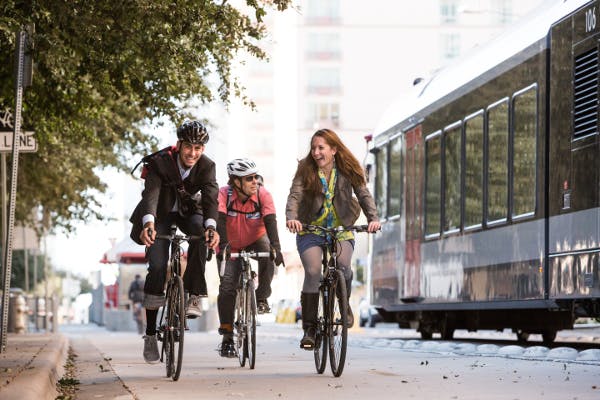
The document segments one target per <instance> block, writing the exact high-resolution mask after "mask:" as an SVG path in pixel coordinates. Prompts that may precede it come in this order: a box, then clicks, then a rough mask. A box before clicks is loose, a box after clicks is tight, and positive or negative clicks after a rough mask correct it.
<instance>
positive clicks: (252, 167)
mask: <svg viewBox="0 0 600 400" xmlns="http://www.w3.org/2000/svg"><path fill="white" fill-rule="evenodd" d="M256 173H258V168H256V164H254V161H252V160H250V159H249V158H236V159H235V160H231V161H230V162H229V164H227V174H228V175H229V176H240V177H241V176H247V175H252V174H256Z"/></svg>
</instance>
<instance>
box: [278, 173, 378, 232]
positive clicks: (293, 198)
mask: <svg viewBox="0 0 600 400" xmlns="http://www.w3.org/2000/svg"><path fill="white" fill-rule="evenodd" d="M353 193H354V194H355V195H356V197H353V196H352V194H353ZM324 201H325V194H324V193H321V194H320V195H319V196H316V197H314V198H308V196H307V195H306V192H305V191H304V183H303V182H302V181H301V180H300V179H298V178H295V179H294V181H293V182H292V186H291V188H290V194H289V195H288V198H287V204H286V207H285V217H286V220H291V219H295V220H298V221H300V222H302V223H303V224H309V223H311V222H312V221H313V220H315V219H316V218H317V216H318V214H319V210H321V207H323V203H324ZM333 206H334V207H335V212H336V214H337V216H338V218H339V219H340V221H341V223H342V225H344V226H348V225H353V224H354V223H355V222H356V220H357V219H358V217H359V215H360V210H361V209H362V210H363V212H364V213H365V215H366V217H367V221H368V222H371V221H378V220H379V218H378V217H377V208H376V207H375V200H373V196H371V193H370V192H369V189H367V186H366V185H363V186H360V187H352V183H351V182H350V180H349V179H347V178H346V177H345V176H344V175H343V174H341V173H340V172H339V171H338V177H337V181H336V184H335V190H334V195H333Z"/></svg>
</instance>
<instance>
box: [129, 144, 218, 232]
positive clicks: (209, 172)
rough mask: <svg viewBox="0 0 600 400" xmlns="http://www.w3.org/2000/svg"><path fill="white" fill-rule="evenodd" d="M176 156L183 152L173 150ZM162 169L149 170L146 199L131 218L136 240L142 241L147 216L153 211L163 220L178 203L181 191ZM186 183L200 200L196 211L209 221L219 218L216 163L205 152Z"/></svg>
mask: <svg viewBox="0 0 600 400" xmlns="http://www.w3.org/2000/svg"><path fill="white" fill-rule="evenodd" d="M173 157H174V158H175V159H176V158H177V157H179V153H178V152H173ZM161 172H162V171H155V170H154V169H152V168H150V169H149V170H148V174H147V175H146V178H145V181H144V190H143V191H142V200H141V201H140V202H139V203H138V205H137V207H136V208H135V210H134V211H133V213H132V215H131V218H130V219H129V220H130V221H131V223H132V224H133V229H132V232H131V235H130V236H131V239H133V240H134V241H135V242H136V243H140V242H139V234H140V233H141V229H142V228H141V223H142V218H143V217H144V215H147V214H151V215H153V216H154V219H155V221H157V222H159V221H160V220H161V219H162V218H164V217H165V216H166V215H167V214H168V213H169V212H170V211H171V210H172V209H173V206H174V205H175V201H176V199H177V190H176V188H175V185H174V182H164V181H163V178H161V176H165V175H166V174H164V173H161ZM183 186H184V187H185V189H186V191H187V192H188V193H189V194H190V195H192V196H193V197H194V198H195V199H196V204H195V205H196V209H195V210H194V212H195V213H196V214H201V215H203V216H204V220H205V221H206V220H207V219H209V218H212V219H213V220H215V221H217V218H218V200H217V196H218V193H219V185H218V184H217V180H216V167H215V163H214V162H213V161H212V160H211V159H210V158H208V157H207V156H206V155H204V154H202V156H201V157H200V159H199V160H198V162H197V163H196V165H194V166H193V167H192V170H191V171H190V174H189V175H188V176H187V178H185V179H184V180H183ZM215 223H216V222H215Z"/></svg>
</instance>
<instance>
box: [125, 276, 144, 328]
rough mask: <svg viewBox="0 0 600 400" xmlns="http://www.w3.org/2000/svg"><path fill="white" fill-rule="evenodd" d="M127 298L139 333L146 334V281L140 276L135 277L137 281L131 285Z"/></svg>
mask: <svg viewBox="0 0 600 400" xmlns="http://www.w3.org/2000/svg"><path fill="white" fill-rule="evenodd" d="M127 297H128V298H129V300H130V301H131V309H132V311H133V320H134V321H135V323H136V325H137V331H138V333H139V334H142V333H144V316H143V312H142V311H143V310H142V309H143V306H142V302H143V301H144V281H143V280H142V277H141V276H140V274H136V275H135V279H134V280H133V281H132V282H131V284H130V285H129V292H128V294H127Z"/></svg>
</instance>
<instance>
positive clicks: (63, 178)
mask: <svg viewBox="0 0 600 400" xmlns="http://www.w3.org/2000/svg"><path fill="white" fill-rule="evenodd" d="M290 2H291V0H246V1H245V4H241V5H242V6H243V7H234V6H233V5H231V4H230V3H228V2H227V0H221V1H213V0H195V1H194V0H103V1H87V0H26V1H19V0H3V1H2V2H1V3H0V56H1V57H2V61H1V62H0V107H1V108H4V109H6V108H7V107H9V108H11V109H12V108H13V107H14V78H13V69H14V54H15V51H14V49H15V41H16V33H17V32H18V31H19V30H20V29H21V28H22V27H24V26H26V25H28V24H34V26H35V33H34V35H33V36H32V41H31V43H32V44H33V48H32V56H33V59H34V64H35V72H34V77H33V85H32V86H31V87H30V88H27V89H26V91H25V96H24V99H23V111H22V117H23V121H22V125H23V127H24V128H29V129H34V130H35V136H36V140H37V143H38V152H37V153H29V154H23V155H22V156H21V157H20V160H19V178H18V179H19V180H18V198H17V220H21V221H27V222H29V223H31V222H34V221H32V220H33V219H36V218H38V217H36V216H32V214H31V212H30V211H31V210H32V209H39V210H40V212H41V215H43V216H44V220H45V225H46V227H59V228H64V229H67V230H70V229H71V228H72V225H71V223H72V221H74V220H88V219H89V218H100V219H102V214H101V212H100V209H101V204H99V201H98V197H97V196H98V194H99V193H102V192H104V190H105V187H104V184H103V182H101V180H100V179H99V178H98V176H97V175H96V174H95V173H94V171H93V169H94V168H96V167H109V166H112V167H117V168H122V169H123V168H125V167H126V165H127V161H128V157H130V155H131V154H132V153H134V154H140V153H146V152H147V151H150V150H151V149H152V148H154V147H156V144H157V138H154V137H151V136H150V135H149V134H147V133H144V131H143V127H144V126H145V125H147V124H153V123H159V122H160V121H165V120H167V121H170V122H172V123H174V124H176V125H177V124H179V123H180V122H181V121H182V120H183V119H184V118H186V117H193V116H194V115H193V114H194V113H193V108H191V106H192V105H193V104H198V103H200V104H205V103H208V102H213V101H222V102H224V103H225V104H228V102H229V101H230V98H231V97H232V96H237V97H240V98H241V99H242V100H244V101H245V103H246V104H248V105H249V106H252V102H251V101H250V100H249V99H247V98H246V97H245V96H244V92H243V87H242V85H241V83H240V82H239V81H238V80H237V79H236V77H234V76H232V72H231V67H232V63H233V62H234V58H235V56H236V54H238V53H239V52H242V51H243V52H247V53H249V54H251V55H253V56H255V57H257V58H261V59H262V58H265V57H266V54H265V53H264V52H263V50H262V49H261V48H260V47H259V41H260V39H261V38H263V37H264V35H265V34H266V31H265V27H264V21H263V18H264V17H265V15H266V13H267V11H276V10H278V11H283V10H285V9H286V8H287V7H288V6H289V5H290ZM240 3H241V2H240ZM215 76H216V77H217V82H218V84H217V86H216V87H213V86H212V85H211V83H210V82H211V81H214V80H215V79H214V78H213V77H215ZM196 117H199V116H196Z"/></svg>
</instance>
